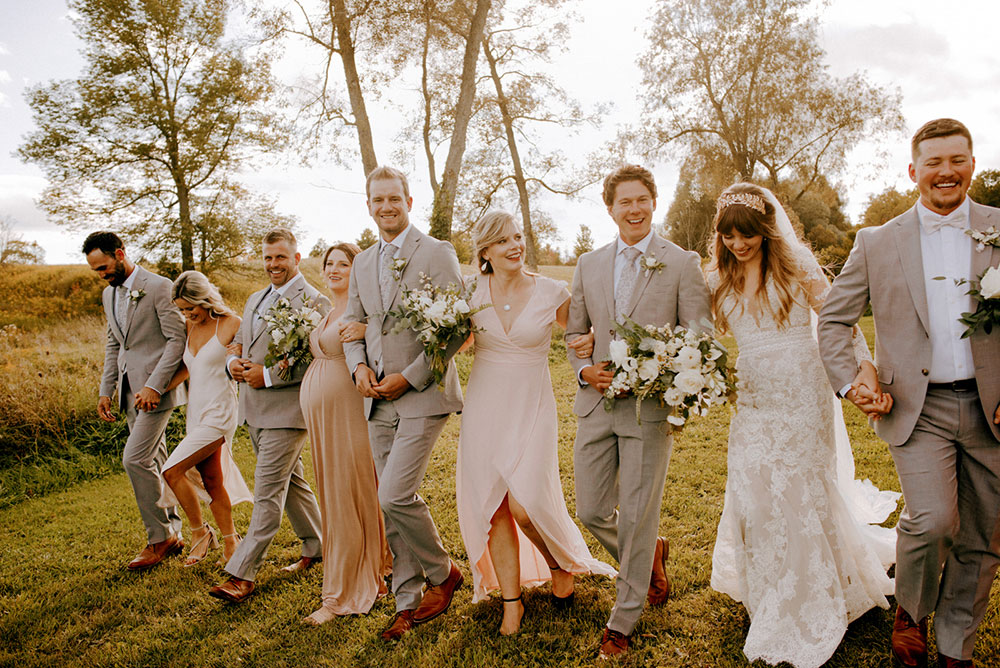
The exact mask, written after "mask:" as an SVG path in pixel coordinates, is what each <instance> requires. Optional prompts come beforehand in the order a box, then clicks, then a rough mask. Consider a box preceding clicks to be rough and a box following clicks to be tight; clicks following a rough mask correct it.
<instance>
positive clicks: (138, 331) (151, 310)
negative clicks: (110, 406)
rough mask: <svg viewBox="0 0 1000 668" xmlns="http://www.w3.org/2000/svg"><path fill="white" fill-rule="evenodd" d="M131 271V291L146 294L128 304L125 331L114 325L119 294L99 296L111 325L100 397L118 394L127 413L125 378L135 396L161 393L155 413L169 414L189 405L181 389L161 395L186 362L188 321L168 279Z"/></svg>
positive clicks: (109, 292)
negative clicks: (145, 389)
mask: <svg viewBox="0 0 1000 668" xmlns="http://www.w3.org/2000/svg"><path fill="white" fill-rule="evenodd" d="M133 271H135V272H136V276H135V281H134V283H133V284H132V289H133V290H142V291H143V292H145V293H146V294H145V295H144V296H143V297H141V298H140V299H138V300H131V299H130V300H129V304H128V313H127V316H126V322H125V331H122V330H121V329H119V327H118V322H117V320H115V312H114V301H115V288H113V287H111V286H110V285H109V286H107V287H106V288H104V291H103V292H102V293H101V301H102V302H103V303H104V315H105V317H106V318H107V320H108V335H107V342H106V343H105V346H104V373H103V374H102V376H101V396H102V397H113V396H114V394H115V391H116V390H118V391H119V393H118V394H119V396H118V407H119V408H120V409H122V410H125V407H126V401H131V397H126V396H122V394H123V393H122V392H121V391H120V390H121V389H122V378H123V377H127V379H128V386H129V392H130V393H131V394H135V393H136V392H138V391H139V390H141V389H142V388H143V387H145V386H147V385H148V386H149V387H151V388H153V389H154V390H156V391H157V392H159V393H160V403H159V405H158V406H157V407H156V411H154V412H159V411H165V410H170V409H171V408H173V407H174V406H180V405H183V404H184V403H185V402H186V400H187V395H186V393H185V390H184V385H183V383H182V384H181V385H180V386H178V387H176V388H174V389H173V390H171V391H170V392H167V393H166V394H165V395H164V393H163V389H164V388H165V387H166V386H167V383H169V382H170V379H171V378H173V377H174V373H175V372H176V371H177V367H178V366H180V363H181V358H182V357H183V356H184V345H185V342H186V341H187V332H186V330H185V328H184V316H182V315H181V312H180V311H179V310H177V307H176V306H174V303H173V301H171V299H170V290H171V287H172V286H173V283H171V282H170V280H169V279H166V278H164V277H162V276H157V275H156V274H154V273H152V272H150V271H147V270H145V269H143V268H142V267H140V266H139V265H135V269H134V270H133Z"/></svg>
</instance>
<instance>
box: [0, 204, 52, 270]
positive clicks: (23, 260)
mask: <svg viewBox="0 0 1000 668" xmlns="http://www.w3.org/2000/svg"><path fill="white" fill-rule="evenodd" d="M14 227H15V223H14V219H13V218H10V217H9V216H0V267H2V266H5V265H8V264H44V263H45V250H44V249H43V248H42V247H41V246H40V245H39V244H38V242H37V241H25V239H24V236H23V235H22V234H21V233H20V232H17V231H15V230H14Z"/></svg>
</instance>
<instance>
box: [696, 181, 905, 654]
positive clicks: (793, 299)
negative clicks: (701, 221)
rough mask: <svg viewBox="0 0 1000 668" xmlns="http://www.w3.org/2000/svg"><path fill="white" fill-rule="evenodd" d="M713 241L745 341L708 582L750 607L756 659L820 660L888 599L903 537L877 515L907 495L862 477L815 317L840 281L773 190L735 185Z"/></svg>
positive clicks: (722, 314)
mask: <svg viewBox="0 0 1000 668" xmlns="http://www.w3.org/2000/svg"><path fill="white" fill-rule="evenodd" d="M711 250H712V259H711V263H710V264H709V267H708V276H707V279H708V284H709V287H710V288H711V289H712V310H713V314H714V316H715V322H716V324H717V326H718V327H719V329H720V330H721V331H723V332H724V331H725V330H727V329H730V330H732V333H733V335H734V336H735V337H736V343H737V345H738V347H739V360H738V362H737V369H738V373H739V388H738V389H739V397H738V400H737V413H736V415H735V416H734V417H733V419H732V421H731V423H730V431H729V454H728V468H729V474H728V479H727V481H726V496H725V506H724V508H723V511H722V518H721V520H720V522H719V530H718V536H717V539H716V543H715V550H714V553H713V556H712V580H711V584H712V587H713V588H714V589H716V590H717V591H720V592H723V593H726V594H728V595H729V596H731V597H732V598H734V599H735V600H737V601H740V602H742V603H743V604H744V606H746V609H747V611H748V613H749V615H750V630H749V633H748V634H747V639H746V643H745V645H744V648H743V651H744V654H746V657H747V659H748V660H749V661H754V660H756V659H763V660H764V661H767V662H768V663H772V664H776V663H780V662H782V661H786V662H788V663H790V664H792V665H794V666H796V667H797V668H808V667H815V666H820V665H822V664H824V663H826V661H827V660H828V659H829V658H830V656H831V655H832V654H833V652H834V650H836V648H837V646H838V645H839V644H840V641H841V638H842V637H843V635H844V632H845V631H846V629H847V625H848V624H849V623H850V622H852V621H853V620H855V619H857V618H858V617H860V616H861V615H862V614H863V613H865V612H866V611H868V610H870V609H871V608H873V607H875V606H876V605H877V606H880V607H883V608H888V602H887V601H886V598H885V597H886V596H887V595H889V594H892V592H893V583H892V580H890V579H889V578H888V577H887V576H886V569H887V568H888V567H889V565H890V564H891V563H892V562H893V560H894V555H895V534H894V533H893V532H892V530H890V529H883V528H881V527H877V526H870V525H869V523H877V522H881V521H884V520H885V519H886V517H888V515H889V514H890V513H891V512H892V511H893V510H895V507H896V499H898V497H899V494H898V493H895V492H879V490H877V489H876V488H875V487H874V486H873V485H871V483H870V482H869V481H867V480H866V481H864V483H862V482H860V481H854V461H853V456H852V453H851V449H850V443H849V442H848V441H847V432H846V429H845V428H844V423H843V416H842V415H841V414H840V401H839V399H836V398H835V397H834V395H833V394H832V393H831V392H830V387H829V384H828V382H827V380H826V375H825V373H824V371H823V365H822V362H821V360H820V355H819V348H818V346H817V343H816V338H815V334H814V327H813V326H812V325H811V320H813V318H814V316H812V315H811V313H812V311H818V310H819V308H820V307H821V306H822V303H823V300H824V298H825V296H826V293H827V292H828V290H829V282H828V281H827V279H826V276H825V275H824V273H823V271H822V269H821V268H820V266H819V265H818V264H817V263H816V260H815V259H814V258H813V255H812V253H811V252H810V251H809V249H808V248H807V247H806V246H805V245H804V244H803V243H802V242H800V241H799V240H798V239H797V238H796V236H795V233H794V231H793V229H792V226H791V223H790V222H789V220H788V216H787V215H786V214H785V211H784V210H783V209H782V208H781V205H780V204H779V203H778V201H777V199H776V198H775V197H774V195H773V194H772V193H771V192H770V191H767V190H765V189H763V188H759V187H757V186H754V185H751V184H747V183H740V184H736V185H733V186H731V187H730V188H728V189H727V190H725V191H724V192H723V193H722V194H721V195H720V196H719V199H718V201H717V213H716V217H715V237H714V242H713V245H712V249H711ZM854 341H855V357H856V360H857V364H858V366H859V368H860V369H861V370H863V371H864V372H865V376H866V380H865V381H864V384H865V385H866V386H867V387H868V388H869V389H870V390H871V391H872V392H873V393H874V394H875V396H876V403H878V404H879V407H880V410H881V411H882V412H886V411H888V409H889V407H891V401H892V399H891V397H889V395H887V394H886V395H883V394H880V393H879V390H878V387H879V385H878V378H877V377H876V372H875V367H874V366H873V365H872V363H871V355H870V354H869V352H868V347H867V345H866V344H865V340H864V337H863V336H862V334H861V332H860V330H856V331H855V339H854Z"/></svg>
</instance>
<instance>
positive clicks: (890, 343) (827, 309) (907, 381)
mask: <svg viewBox="0 0 1000 668" xmlns="http://www.w3.org/2000/svg"><path fill="white" fill-rule="evenodd" d="M969 204H970V210H969V224H970V226H971V227H972V229H976V230H985V229H986V228H988V227H990V226H991V225H994V226H1000V209H996V208H993V207H989V206H983V205H981V204H976V203H975V202H972V201H970V203H969ZM998 262H1000V249H997V248H994V247H992V246H987V247H986V248H985V250H983V251H981V252H979V251H976V250H975V243H973V250H972V265H971V271H972V276H971V277H970V278H977V277H979V276H980V275H981V274H982V273H983V272H984V271H986V269H987V268H988V267H990V266H996V265H997V263H998ZM869 301H870V302H871V305H872V314H873V315H874V316H875V329H876V334H875V364H876V367H877V368H878V376H879V381H880V382H881V384H882V386H883V388H884V389H885V390H886V391H887V392H889V393H890V394H891V395H892V397H893V408H892V411H891V412H890V413H889V415H887V416H885V417H884V418H882V419H881V420H879V421H877V422H876V423H875V431H876V433H877V434H878V435H879V437H881V438H882V439H883V440H885V441H887V442H888V443H890V444H892V445H900V444H902V443H904V442H906V440H907V439H909V437H910V434H911V433H912V432H913V428H914V426H915V425H916V423H917V418H918V417H919V415H920V412H921V410H923V405H924V397H925V396H926V394H927V383H928V369H930V366H931V343H930V338H929V329H928V315H927V292H926V290H925V287H924V268H923V256H922V254H921V249H920V219H919V218H918V217H917V209H916V206H914V207H913V208H911V209H910V210H909V211H907V212H906V213H904V214H903V215H901V216H898V217H896V218H893V219H892V220H890V221H889V222H888V223H886V224H884V225H882V226H880V227H866V228H863V229H861V230H859V231H858V236H857V239H855V241H854V248H853V249H852V250H851V255H850V257H848V259H847V263H846V264H845V265H844V269H843V270H842V271H841V272H840V276H838V277H837V279H836V280H835V281H834V282H833V288H832V289H831V290H830V294H829V295H828V296H827V298H826V303H825V304H824V306H823V309H822V310H821V311H820V315H819V325H818V332H817V333H818V336H819V347H820V351H821V353H822V355H823V363H824V365H826V373H827V375H828V376H829V378H830V382H831V383H832V384H833V386H834V388H835V389H837V390H840V388H842V387H844V386H845V385H847V384H848V383H851V382H852V381H853V380H854V377H855V375H856V370H857V366H856V364H855V361H854V353H853V352H852V348H851V327H852V326H853V325H854V324H855V323H856V322H857V321H858V320H859V319H860V318H861V316H862V315H863V314H864V312H865V308H866V307H867V306H868V303H869ZM970 343H971V345H972V357H973V360H974V361H975V365H976V375H975V378H976V384H977V385H978V386H979V398H980V401H981V402H982V406H983V411H984V412H985V414H986V418H987V422H989V423H990V425H991V428H992V430H993V435H994V437H996V438H998V439H1000V428H998V427H997V425H994V424H993V411H994V410H995V409H996V407H997V404H998V403H1000V331H998V330H996V329H994V330H993V333H992V334H986V333H984V332H983V331H982V330H980V331H979V332H977V333H976V334H975V335H973V336H972V338H971V340H970Z"/></svg>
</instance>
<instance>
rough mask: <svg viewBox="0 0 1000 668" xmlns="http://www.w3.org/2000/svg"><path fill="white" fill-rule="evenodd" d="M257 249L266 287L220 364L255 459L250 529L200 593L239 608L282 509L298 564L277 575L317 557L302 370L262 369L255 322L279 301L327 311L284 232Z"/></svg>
mask: <svg viewBox="0 0 1000 668" xmlns="http://www.w3.org/2000/svg"><path fill="white" fill-rule="evenodd" d="M261 248H262V250H263V256H264V269H265V271H267V276H268V278H269V279H271V284H270V285H269V286H267V287H266V288H264V289H263V290H260V291H258V292H255V293H253V294H252V295H250V299H248V300H247V304H246V307H245V309H244V311H243V322H242V323H241V324H240V329H239V330H238V331H237V332H236V336H235V337H234V338H233V344H235V345H234V346H233V347H234V348H236V349H238V350H239V354H236V355H230V356H229V357H228V358H227V360H226V364H227V370H228V372H229V375H230V376H232V378H233V380H235V381H237V382H238V383H239V384H240V386H239V388H240V392H239V397H240V398H239V401H240V403H239V422H240V423H243V422H246V424H247V430H248V431H249V432H250V442H251V444H252V445H253V449H254V452H256V453H257V467H256V469H255V471H254V489H253V513H252V514H251V516H250V527H249V528H248V529H247V535H246V538H244V539H243V541H242V542H241V543H240V544H239V546H238V547H237V548H236V551H235V552H234V553H233V556H232V557H231V558H230V559H229V562H228V563H226V569H225V570H226V572H227V573H229V575H230V578H229V579H228V580H226V581H225V582H223V583H222V584H221V585H217V586H215V587H212V588H211V589H209V591H208V593H209V595H211V596H214V597H215V598H219V599H222V600H224V601H229V602H230V603H239V602H240V601H243V600H244V599H246V597H247V596H249V595H250V594H251V593H253V590H254V579H255V578H256V575H257V571H258V569H260V566H261V564H262V563H263V561H264V557H265V556H266V555H267V548H268V547H269V546H270V545H271V540H272V539H274V535H275V534H276V533H278V528H279V527H280V526H281V511H282V508H284V510H285V512H286V513H287V514H288V521H289V522H290V523H291V525H292V529H294V530H295V535H296V536H298V537H299V539H300V540H301V541H302V558H301V559H299V560H298V561H297V562H295V563H294V564H291V565H290V566H286V567H285V568H284V569H283V570H285V571H287V572H294V571H299V570H305V569H307V568H309V567H311V566H312V564H314V563H316V562H318V561H320V560H321V559H322V556H321V555H322V544H321V542H320V529H319V526H320V516H319V506H318V505H317V503H316V497H315V496H313V492H312V489H310V487H309V483H308V482H307V481H306V479H305V477H304V471H303V468H302V458H301V457H300V454H301V453H302V448H303V447H304V446H305V443H306V424H305V419H304V418H303V417H302V410H301V409H300V408H299V385H300V384H301V382H302V377H303V376H304V375H305V372H306V369H305V367H306V365H305V364H296V365H295V366H293V367H292V368H291V370H290V372H289V373H288V374H287V377H283V375H282V374H281V373H279V369H278V367H277V365H275V366H271V367H267V366H264V360H265V358H266V357H267V348H268V343H269V342H270V340H271V337H270V331H271V328H270V325H268V324H267V322H265V321H264V319H263V316H264V315H265V314H266V313H267V312H268V310H269V309H270V308H271V306H272V305H274V303H275V302H277V301H278V300H279V299H282V298H284V299H287V300H288V301H289V302H290V303H291V305H292V307H293V308H302V306H303V305H305V304H306V303H307V302H308V305H309V306H311V307H312V308H315V309H316V310H318V311H319V312H320V313H322V314H324V315H325V314H326V313H328V312H329V311H330V307H331V305H330V300H329V299H327V298H326V297H324V296H323V295H322V294H321V293H320V292H319V291H318V290H317V289H316V288H314V287H313V286H311V285H309V283H307V282H306V279H305V276H303V275H302V274H301V273H300V272H299V260H301V257H302V256H301V255H300V254H299V252H298V248H297V243H296V240H295V235H294V234H292V232H291V230H288V229H285V228H282V227H279V228H275V229H273V230H271V231H270V232H268V233H267V234H265V235H264V239H263V243H262V245H261Z"/></svg>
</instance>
